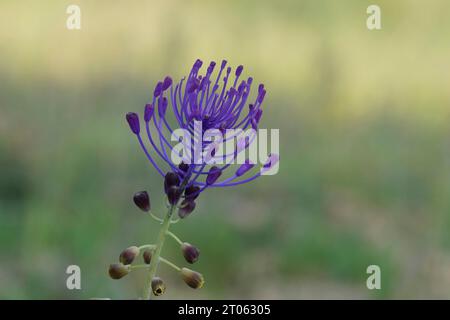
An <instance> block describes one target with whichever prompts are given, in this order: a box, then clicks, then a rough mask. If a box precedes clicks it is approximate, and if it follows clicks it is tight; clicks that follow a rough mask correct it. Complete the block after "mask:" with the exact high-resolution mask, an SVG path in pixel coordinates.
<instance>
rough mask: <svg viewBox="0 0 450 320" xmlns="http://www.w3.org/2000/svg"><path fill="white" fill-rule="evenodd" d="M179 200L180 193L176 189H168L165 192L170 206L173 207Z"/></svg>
mask: <svg viewBox="0 0 450 320" xmlns="http://www.w3.org/2000/svg"><path fill="white" fill-rule="evenodd" d="M179 198H180V192H179V189H178V187H170V188H169V189H168V190H167V199H168V200H169V203H170V204H171V205H174V204H176V203H177V202H178V199H179Z"/></svg>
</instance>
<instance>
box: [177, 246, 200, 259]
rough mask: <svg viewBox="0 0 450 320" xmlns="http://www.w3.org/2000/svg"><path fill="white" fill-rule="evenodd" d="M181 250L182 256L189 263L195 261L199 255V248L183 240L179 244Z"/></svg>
mask: <svg viewBox="0 0 450 320" xmlns="http://www.w3.org/2000/svg"><path fill="white" fill-rule="evenodd" d="M181 252H182V253H183V256H184V258H185V259H186V261H187V262H189V263H190V264H192V263H194V262H196V261H197V260H198V257H199V256H200V250H198V249H197V248H196V247H194V246H193V245H192V244H190V243H187V242H184V243H183V244H182V245H181Z"/></svg>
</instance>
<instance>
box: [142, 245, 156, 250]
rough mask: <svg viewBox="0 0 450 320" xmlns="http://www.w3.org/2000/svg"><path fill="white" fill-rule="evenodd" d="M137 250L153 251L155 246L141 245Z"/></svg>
mask: <svg viewBox="0 0 450 320" xmlns="http://www.w3.org/2000/svg"><path fill="white" fill-rule="evenodd" d="M138 248H139V250H142V249H155V248H156V246H155V245H154V244H144V245H142V246H140V247H138Z"/></svg>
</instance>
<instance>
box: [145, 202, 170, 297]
mask: <svg viewBox="0 0 450 320" xmlns="http://www.w3.org/2000/svg"><path fill="white" fill-rule="evenodd" d="M174 208H175V205H172V206H170V207H169V210H168V211H167V214H166V216H165V217H164V220H163V222H162V226H161V229H160V231H159V236H158V241H157V243H156V249H155V251H154V252H153V255H152V260H151V262H150V267H149V272H148V275H147V279H146V281H145V285H144V293H143V298H144V299H145V300H150V299H151V297H152V288H151V283H152V280H153V278H154V277H155V275H156V270H157V269H158V263H159V257H160V256H161V251H162V247H163V245H164V240H165V239H166V234H167V231H168V230H169V226H170V219H171V217H172V213H173V209H174Z"/></svg>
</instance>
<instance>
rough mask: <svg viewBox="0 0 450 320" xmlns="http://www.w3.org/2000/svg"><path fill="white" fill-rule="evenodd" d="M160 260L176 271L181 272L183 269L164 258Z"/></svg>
mask: <svg viewBox="0 0 450 320" xmlns="http://www.w3.org/2000/svg"><path fill="white" fill-rule="evenodd" d="M159 260H161V262H164V263H165V264H167V265H168V266H170V267H172V268H174V269H175V270H177V271H180V270H181V268H180V267H178V266H177V265H176V264H174V263H172V262H170V261H169V260H167V259H164V258H163V257H159Z"/></svg>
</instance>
